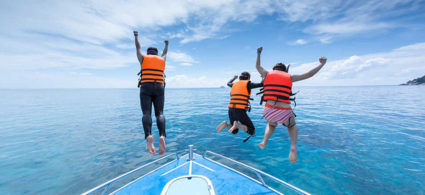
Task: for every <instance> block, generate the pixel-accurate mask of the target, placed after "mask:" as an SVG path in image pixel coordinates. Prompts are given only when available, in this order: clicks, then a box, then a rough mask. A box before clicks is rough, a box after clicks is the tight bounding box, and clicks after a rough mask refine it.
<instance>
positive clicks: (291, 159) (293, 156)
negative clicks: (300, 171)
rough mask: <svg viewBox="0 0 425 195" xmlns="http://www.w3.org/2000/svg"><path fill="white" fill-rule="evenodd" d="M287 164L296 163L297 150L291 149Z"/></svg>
mask: <svg viewBox="0 0 425 195" xmlns="http://www.w3.org/2000/svg"><path fill="white" fill-rule="evenodd" d="M289 162H292V163H294V162H297V148H295V147H291V152H289Z"/></svg>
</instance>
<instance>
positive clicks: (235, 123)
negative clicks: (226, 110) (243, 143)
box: [229, 121, 239, 133]
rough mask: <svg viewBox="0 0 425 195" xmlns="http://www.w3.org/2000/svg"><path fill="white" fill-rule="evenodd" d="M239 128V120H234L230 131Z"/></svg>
mask: <svg viewBox="0 0 425 195" xmlns="http://www.w3.org/2000/svg"><path fill="white" fill-rule="evenodd" d="M237 128H239V124H238V121H235V122H233V126H232V127H231V128H230V129H229V132H230V133H232V132H233V131H234V130H235V129H237Z"/></svg>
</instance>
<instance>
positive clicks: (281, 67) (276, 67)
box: [273, 62, 286, 72]
mask: <svg viewBox="0 0 425 195" xmlns="http://www.w3.org/2000/svg"><path fill="white" fill-rule="evenodd" d="M273 70H280V71H284V72H286V66H285V64H283V63H282V62H279V63H277V64H276V65H274V66H273Z"/></svg>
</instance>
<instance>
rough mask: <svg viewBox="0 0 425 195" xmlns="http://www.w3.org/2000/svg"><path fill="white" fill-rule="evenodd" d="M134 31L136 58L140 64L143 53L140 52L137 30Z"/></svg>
mask: <svg viewBox="0 0 425 195" xmlns="http://www.w3.org/2000/svg"><path fill="white" fill-rule="evenodd" d="M133 33H134V42H135V43H136V53H137V59H139V62H140V64H142V63H143V54H142V48H141V47H140V43H139V39H138V37H139V33H138V32H137V31H133Z"/></svg>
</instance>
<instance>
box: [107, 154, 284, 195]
mask: <svg viewBox="0 0 425 195" xmlns="http://www.w3.org/2000/svg"><path fill="white" fill-rule="evenodd" d="M193 156H194V160H192V161H189V160H188V155H184V156H182V157H181V158H179V159H177V160H174V161H172V162H170V163H168V164H165V165H164V166H162V167H160V168H158V169H157V170H154V171H152V172H151V173H150V174H147V175H144V176H142V177H140V178H138V179H136V180H134V181H133V182H131V183H129V184H127V185H125V186H123V187H122V188H120V189H118V190H116V191H115V192H113V193H112V194H117V195H121V194H141V193H142V194H155V195H156V194H161V191H162V190H163V188H164V186H165V185H166V184H167V183H168V182H169V181H171V180H172V179H174V178H176V177H179V176H185V175H202V176H205V177H207V178H208V179H210V180H211V182H212V185H213V187H214V191H215V193H216V194H280V193H278V192H277V191H275V190H273V189H271V188H269V187H267V186H263V185H262V184H261V183H260V182H258V181H256V180H253V179H251V178H249V177H247V176H246V175H243V174H241V173H239V172H237V171H235V170H233V169H231V168H229V167H226V166H223V165H221V164H219V163H218V162H215V161H212V160H209V159H206V158H204V157H202V156H201V155H198V154H194V155H193Z"/></svg>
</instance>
